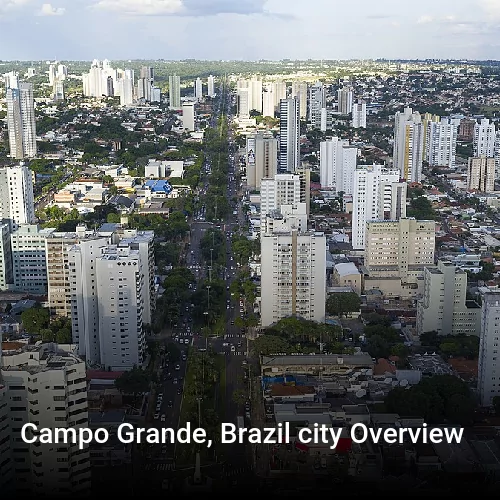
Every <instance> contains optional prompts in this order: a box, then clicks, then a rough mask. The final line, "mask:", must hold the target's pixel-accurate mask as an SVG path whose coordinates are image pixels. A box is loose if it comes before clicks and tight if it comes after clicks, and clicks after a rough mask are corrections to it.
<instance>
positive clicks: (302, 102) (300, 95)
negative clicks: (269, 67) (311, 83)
mask: <svg viewBox="0 0 500 500" xmlns="http://www.w3.org/2000/svg"><path fill="white" fill-rule="evenodd" d="M290 97H295V98H297V99H298V100H299V114H300V119H301V120H305V119H306V118H307V83H306V82H297V81H294V82H292V94H291V96H290Z"/></svg>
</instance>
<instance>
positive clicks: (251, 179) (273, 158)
mask: <svg viewBox="0 0 500 500" xmlns="http://www.w3.org/2000/svg"><path fill="white" fill-rule="evenodd" d="M277 173H278V139H275V138H274V137H273V136H272V135H269V134H268V135H265V134H255V135H253V136H250V137H248V138H247V185H248V186H249V187H252V188H254V189H257V190H258V189H260V183H261V180H262V179H265V178H267V179H269V178H274V176H275V175H276V174H277Z"/></svg>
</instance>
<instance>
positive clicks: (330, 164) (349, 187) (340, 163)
mask: <svg viewBox="0 0 500 500" xmlns="http://www.w3.org/2000/svg"><path fill="white" fill-rule="evenodd" d="M357 156H358V149H357V148H356V147H354V146H350V145H349V141H348V140H346V139H339V138H338V137H332V138H331V139H328V140H326V141H322V142H321V143H320V156H319V175H320V183H321V187H322V188H327V189H330V188H331V189H335V190H336V191H337V193H339V192H340V191H342V192H343V193H344V194H352V193H353V182H354V172H355V170H356V163H357Z"/></svg>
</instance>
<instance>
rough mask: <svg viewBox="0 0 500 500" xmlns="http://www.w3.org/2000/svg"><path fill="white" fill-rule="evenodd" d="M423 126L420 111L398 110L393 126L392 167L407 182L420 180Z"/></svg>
mask: <svg viewBox="0 0 500 500" xmlns="http://www.w3.org/2000/svg"><path fill="white" fill-rule="evenodd" d="M423 132H424V126H423V123H422V119H421V116H420V113H418V112H417V111H415V112H413V110H412V109H411V108H405V109H404V111H403V112H401V111H398V112H397V113H396V117H395V126H394V168H397V169H399V171H400V176H401V178H402V179H405V180H406V181H407V182H420V181H421V180H422V160H423V155H424V151H423V148H424V133H423Z"/></svg>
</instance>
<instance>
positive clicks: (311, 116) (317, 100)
mask: <svg viewBox="0 0 500 500" xmlns="http://www.w3.org/2000/svg"><path fill="white" fill-rule="evenodd" d="M299 103H300V100H299ZM325 106H326V96H325V88H324V86H323V83H321V82H316V83H315V84H314V85H311V87H309V113H308V121H309V123H310V124H311V126H312V127H313V128H321V110H322V109H323V108H325ZM299 118H300V104H299Z"/></svg>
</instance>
